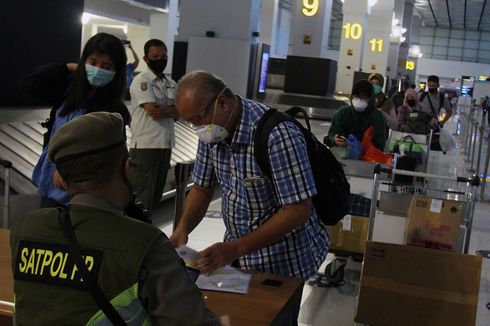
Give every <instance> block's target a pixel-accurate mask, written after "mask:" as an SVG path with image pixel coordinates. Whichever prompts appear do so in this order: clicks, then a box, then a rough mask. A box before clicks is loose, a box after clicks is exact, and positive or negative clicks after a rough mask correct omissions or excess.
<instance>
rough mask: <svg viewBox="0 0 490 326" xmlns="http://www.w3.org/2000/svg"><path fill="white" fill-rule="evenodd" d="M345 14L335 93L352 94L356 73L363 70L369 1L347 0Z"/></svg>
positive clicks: (344, 8)
mask: <svg viewBox="0 0 490 326" xmlns="http://www.w3.org/2000/svg"><path fill="white" fill-rule="evenodd" d="M343 14H344V19H343V23H342V34H341V35H342V36H341V40H340V51H339V62H338V65H337V80H336V85H335V92H336V93H344V94H350V92H351V90H352V82H353V80H354V72H356V71H359V70H360V69H361V59H362V52H363V40H364V34H365V29H366V23H367V16H368V0H345V1H344V6H343Z"/></svg>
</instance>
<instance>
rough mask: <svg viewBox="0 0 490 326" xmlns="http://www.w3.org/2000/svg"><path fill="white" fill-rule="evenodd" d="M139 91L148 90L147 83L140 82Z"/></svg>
mask: <svg viewBox="0 0 490 326" xmlns="http://www.w3.org/2000/svg"><path fill="white" fill-rule="evenodd" d="M140 89H141V90H142V91H143V92H144V91H146V90H147V89H148V83H147V82H141V83H140Z"/></svg>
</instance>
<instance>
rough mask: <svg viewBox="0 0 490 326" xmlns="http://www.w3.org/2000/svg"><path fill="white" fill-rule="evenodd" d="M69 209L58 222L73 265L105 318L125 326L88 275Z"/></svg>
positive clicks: (60, 215)
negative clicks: (73, 262)
mask: <svg viewBox="0 0 490 326" xmlns="http://www.w3.org/2000/svg"><path fill="white" fill-rule="evenodd" d="M69 210H70V208H69V207H68V208H65V209H63V211H61V212H60V213H59V214H58V220H59V222H60V224H61V228H62V230H63V234H64V236H65V238H66V241H67V242H68V246H69V247H70V251H71V254H72V257H73V260H74V261H75V264H76V266H77V268H78V270H79V271H80V273H81V274H82V279H83V281H84V282H85V284H87V288H88V290H89V291H90V294H91V295H92V298H93V299H94V300H95V302H96V303H97V305H98V306H99V308H100V309H102V311H103V312H104V314H105V315H106V317H107V318H108V319H109V320H110V321H111V323H112V324H113V325H116V326H124V325H127V324H126V322H124V320H123V319H122V317H121V315H119V313H118V312H117V311H116V309H115V308H114V306H113V305H112V304H111V303H110V302H109V300H107V298H106V297H105V295H104V293H102V290H101V289H100V287H99V286H98V285H97V282H96V281H95V280H94V279H93V277H92V275H91V274H90V273H89V271H88V269H87V265H85V262H84V261H83V258H82V252H81V251H80V245H79V243H78V240H77V237H76V235H75V232H73V225H72V224H71V218H70V212H69Z"/></svg>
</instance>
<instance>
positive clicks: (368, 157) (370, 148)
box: [360, 126, 393, 165]
mask: <svg viewBox="0 0 490 326" xmlns="http://www.w3.org/2000/svg"><path fill="white" fill-rule="evenodd" d="M373 133H374V127H373V126H371V127H369V128H368V129H367V130H366V132H365V133H364V135H363V136H362V147H364V154H362V156H361V158H360V159H361V160H362V161H368V162H373V163H382V164H385V165H391V163H392V161H393V156H392V155H391V154H386V153H384V152H382V151H380V150H379V149H377V148H376V146H374V145H373V143H372V139H373Z"/></svg>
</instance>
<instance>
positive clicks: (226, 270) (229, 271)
mask: <svg viewBox="0 0 490 326" xmlns="http://www.w3.org/2000/svg"><path fill="white" fill-rule="evenodd" d="M251 279H252V275H251V274H245V273H243V272H240V271H238V270H236V269H235V268H233V267H231V266H224V267H221V268H218V269H217V270H216V271H214V272H213V273H212V274H211V275H209V276H206V275H204V274H201V275H199V277H198V279H197V281H196V285H197V287H198V288H199V289H201V290H212V291H222V292H233V293H243V294H245V293H248V288H249V285H250V280H251Z"/></svg>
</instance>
